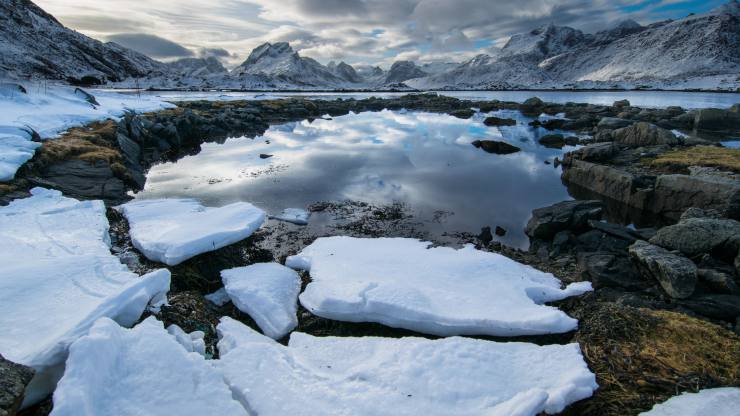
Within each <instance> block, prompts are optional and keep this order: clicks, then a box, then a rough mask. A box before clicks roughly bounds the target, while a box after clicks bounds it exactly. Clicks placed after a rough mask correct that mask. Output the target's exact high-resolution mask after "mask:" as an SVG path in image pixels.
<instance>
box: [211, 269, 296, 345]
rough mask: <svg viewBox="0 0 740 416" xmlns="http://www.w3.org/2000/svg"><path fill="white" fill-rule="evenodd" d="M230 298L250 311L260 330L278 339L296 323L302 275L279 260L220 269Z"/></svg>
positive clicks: (247, 311) (238, 305)
mask: <svg viewBox="0 0 740 416" xmlns="http://www.w3.org/2000/svg"><path fill="white" fill-rule="evenodd" d="M221 278H222V279H223V282H224V288H225V289H226V293H227V294H228V295H229V298H230V299H231V300H232V302H234V305H236V307H237V308H239V310H240V311H242V312H244V313H246V314H249V316H251V317H252V319H254V321H255V322H257V325H259V327H260V329H261V330H262V332H264V333H265V335H267V336H268V337H270V338H274V339H280V338H282V337H284V336H285V335H287V334H288V333H289V332H290V331H292V330H293V329H294V328H295V327H296V326H298V318H297V317H296V312H297V310H298V293H299V292H300V291H301V278H300V276H298V273H296V272H295V271H294V270H292V269H289V268H287V267H285V266H283V265H281V264H278V263H257V264H252V265H250V266H246V267H237V268H234V269H228V270H223V271H221Z"/></svg>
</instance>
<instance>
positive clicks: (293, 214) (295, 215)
mask: <svg viewBox="0 0 740 416" xmlns="http://www.w3.org/2000/svg"><path fill="white" fill-rule="evenodd" d="M310 216H311V213H310V212H308V211H306V210H305V209H300V208H285V209H284V210H283V212H281V213H280V214H278V215H271V216H270V219H273V220H278V221H285V222H290V223H293V224H296V225H307V224H308V218H309V217H310Z"/></svg>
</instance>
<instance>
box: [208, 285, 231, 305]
mask: <svg viewBox="0 0 740 416" xmlns="http://www.w3.org/2000/svg"><path fill="white" fill-rule="evenodd" d="M203 297H204V298H206V300H207V301H209V302H211V303H212V304H214V305H216V306H224V305H226V304H227V303H229V302H231V299H230V298H229V294H228V293H226V289H225V288H223V287H222V288H221V289H219V290H217V291H215V292H213V293H209V294H207V295H205V296H203Z"/></svg>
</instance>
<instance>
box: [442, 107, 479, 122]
mask: <svg viewBox="0 0 740 416" xmlns="http://www.w3.org/2000/svg"><path fill="white" fill-rule="evenodd" d="M448 114H449V115H451V116H453V117H457V118H461V119H469V118H471V117H473V115H475V111H473V110H471V109H469V108H466V109H462V110H454V111H450V112H449V113H448Z"/></svg>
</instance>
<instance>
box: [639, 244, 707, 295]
mask: <svg viewBox="0 0 740 416" xmlns="http://www.w3.org/2000/svg"><path fill="white" fill-rule="evenodd" d="M629 254H630V257H632V259H633V260H634V262H635V265H636V266H637V268H638V269H639V270H640V273H641V274H642V275H643V276H644V277H647V278H653V279H655V280H657V281H658V283H660V286H661V287H662V288H663V290H665V291H666V293H668V295H669V296H670V297H672V298H676V299H684V298H687V297H689V296H691V295H692V294H693V293H694V289H695V288H696V281H697V271H696V270H697V269H696V265H694V263H693V262H692V261H691V260H689V259H687V258H686V257H682V256H679V255H676V254H673V253H671V252H669V251H667V250H665V249H663V248H661V247H658V246H656V245H652V244H650V243H648V242H646V241H642V240H640V241H637V242H635V244H633V245H631V246H630V248H629Z"/></svg>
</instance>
